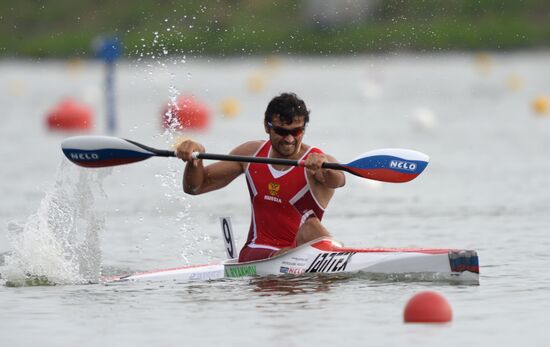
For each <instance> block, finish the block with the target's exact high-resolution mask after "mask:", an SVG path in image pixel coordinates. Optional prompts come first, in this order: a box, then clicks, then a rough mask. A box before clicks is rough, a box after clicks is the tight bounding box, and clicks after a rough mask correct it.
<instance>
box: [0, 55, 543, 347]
mask: <svg viewBox="0 0 550 347" xmlns="http://www.w3.org/2000/svg"><path fill="white" fill-rule="evenodd" d="M548 61H550V53H549V52H531V53H515V54H498V55H491V56H475V55H473V54H441V55H407V54H401V55H395V56H393V55H387V56H364V57H353V58H345V57H338V58H323V59H321V58H306V57H302V58H300V57H294V58H285V57H283V58H278V59H269V60H265V59H261V58H247V59H225V60H215V59H204V60H187V61H186V62H182V61H180V60H177V59H175V60H168V61H165V62H156V61H146V62H134V61H129V62H123V63H120V64H119V66H118V67H117V76H116V83H117V84H116V90H117V93H118V95H117V110H118V116H119V117H118V125H119V129H118V131H117V132H116V135H117V136H121V137H125V138H130V139H133V140H136V141H139V142H142V143H144V144H148V145H151V146H154V147H157V148H169V147H170V146H171V144H172V143H173V142H174V141H175V139H176V137H177V136H178V135H174V134H170V133H168V132H166V131H164V130H162V129H161V128H160V117H161V116H160V113H161V109H162V106H163V104H164V103H166V102H167V101H168V100H170V98H174V97H176V96H177V94H178V93H179V92H184V93H192V94H194V95H196V96H197V98H198V99H200V100H202V101H203V102H204V103H205V104H207V105H208V106H209V107H210V109H211V111H212V124H211V127H210V129H209V130H208V131H206V132H202V133H197V132H195V133H185V134H184V136H188V137H192V138H195V139H198V140H199V141H201V142H202V143H203V144H204V145H205V146H206V148H207V150H208V151H209V152H212V153H226V152H228V151H229V150H231V149H232V148H233V147H235V146H237V145H238V144H240V143H242V142H243V141H245V140H248V139H263V138H265V134H264V133H263V129H262V119H263V112H264V110H265V106H266V105H267V103H268V101H269V100H270V99H271V97H273V96H274V95H276V94H278V93H280V92H282V91H294V92H296V93H298V95H300V96H301V97H302V98H304V99H305V101H306V103H307V105H308V107H309V108H310V109H311V111H312V113H311V122H310V126H309V127H308V129H307V133H306V137H305V139H304V142H306V143H308V144H314V145H317V146H319V147H321V148H323V149H324V150H325V151H326V152H328V153H330V154H332V155H334V156H335V157H336V158H338V159H339V160H340V161H342V162H348V161H351V160H352V159H353V158H355V157H356V156H357V155H359V154H361V153H363V152H365V151H367V150H371V149H375V148H384V147H404V148H411V149H416V150H420V151H422V152H425V153H427V154H429V155H430V157H431V162H430V165H429V166H428V168H427V170H426V171H425V172H424V173H423V174H422V175H421V176H420V177H419V178H417V179H416V180H415V181H412V182H409V183H405V184H377V183H375V182H368V181H366V180H363V179H359V178H355V177H352V176H347V177H348V181H347V185H346V186H345V187H344V188H342V189H340V190H339V191H338V192H337V194H336V195H335V198H334V199H333V201H332V202H331V205H330V207H329V209H328V210H327V212H326V214H325V219H324V221H325V225H326V226H327V227H328V228H329V229H330V230H331V232H332V234H333V235H334V237H335V238H336V239H338V240H341V241H343V242H344V243H345V244H346V245H347V246H357V247H361V246H363V247H442V248H468V249H476V250H478V252H479V256H480V263H481V276H480V285H479V286H468V285H451V284H449V283H437V282H421V281H410V282H400V281H392V280H391V279H387V280H373V279H369V278H365V277H363V276H356V277H350V278H331V277H328V278H327V277H321V278H280V279H279V278H252V279H238V280H221V281H211V282H191V283H160V284H159V283H149V284H143V283H141V284H138V283H123V284H117V285H105V284H97V281H98V279H99V277H100V276H101V275H112V274H118V273H126V272H134V271H141V270H148V269H155V268H166V267H174V266H179V265H185V264H200V263H205V262H209V261H212V260H216V259H223V258H224V257H225V254H224V250H223V247H222V241H221V232H220V230H219V220H218V218H219V217H220V216H225V215H229V216H231V217H232V220H233V227H234V229H235V232H236V239H237V244H238V245H239V247H240V246H241V245H242V244H243V242H244V240H245V238H246V232H247V230H248V223H249V218H250V208H249V205H248V193H247V191H246V188H245V182H244V179H243V178H239V179H237V180H236V181H235V182H233V183H232V184H231V185H230V186H228V187H227V188H226V189H224V190H220V191H217V192H213V193H211V194H207V195H203V196H195V197H191V196H186V195H185V194H184V193H183V192H182V191H181V183H180V181H181V174H182V170H183V164H182V163H181V162H180V161H178V160H175V159H161V158H152V159H150V160H147V161H145V162H142V163H136V164H132V165H127V166H120V167H116V168H112V169H99V170H86V169H81V168H77V167H75V166H74V165H72V164H70V163H68V162H67V161H66V160H65V159H64V158H63V156H62V152H61V150H60V142H61V141H62V139H63V138H64V137H66V136H69V134H66V133H51V132H48V131H47V129H46V128H45V126H44V123H45V121H44V119H45V115H46V113H47V112H48V110H50V109H51V108H52V107H53V106H54V105H55V104H56V103H58V102H59V101H60V100H61V99H62V98H64V97H67V96H69V97H73V98H75V99H77V100H80V101H82V102H85V103H87V104H88V105H90V106H91V107H92V108H93V109H94V111H95V114H96V126H95V128H94V130H93V131H92V133H93V134H105V133H106V130H105V123H106V122H105V120H104V118H105V117H104V114H105V112H104V104H103V94H102V85H103V84H102V83H103V78H104V70H103V67H102V66H101V64H99V63H97V62H64V61H41V62H19V61H17V62H16V61H1V62H0V75H1V76H2V80H1V88H2V93H1V94H0V100H1V103H0V105H2V108H3V109H2V115H1V117H0V124H1V127H0V159H1V162H2V166H1V171H0V172H1V176H0V177H1V180H0V192H1V196H2V199H0V254H1V256H0V273H1V275H2V279H0V284H1V286H0V307H1V308H2V314H1V315H0V336H1V338H0V341H1V342H2V345H6V346H8V345H12V346H13V345H16V346H17V345H19V346H28V345H32V344H34V343H37V344H40V345H41V346H60V345H61V346H74V345H79V346H99V345H108V346H151V345H156V346H174V345H183V346H196V345H215V344H217V345H223V346H240V345H252V344H254V345H256V344H258V345H260V344H261V345H264V346H317V345H321V346H326V345H332V344H341V343H342V341H345V342H346V344H348V345H369V346H391V345H397V344H403V345H408V346H411V345H418V346H420V345H422V346H436V345H437V346H440V345H446V346H464V345H490V346H517V345H519V344H524V343H525V341H526V339H528V341H529V342H528V344H529V345H530V346H545V345H547V341H548V339H549V338H550V333H549V332H548V328H547V327H548V325H547V324H549V323H550V319H548V318H547V312H548V311H549V310H550V274H549V272H548V267H549V265H550V236H549V231H550V229H549V228H550V189H549V188H548V187H549V186H550V115H547V116H546V117H538V116H536V115H535V113H534V111H533V110H532V108H531V102H532V101H533V99H534V98H535V97H537V96H538V95H546V96H548V95H550V79H549V76H550V65H549V64H548ZM225 98H234V100H236V101H237V102H238V104H239V105H240V113H239V114H238V115H237V116H235V117H232V118H228V117H222V114H221V111H220V104H221V103H222V100H224V99H225ZM27 273H33V274H38V275H41V276H44V277H47V278H48V279H49V281H50V282H53V283H56V284H57V285H55V286H45V285H38V286H36V285H35V286H31V285H29V284H30V283H28V282H25V280H24V279H25V275H26V274H27ZM89 282H92V283H96V284H88V283H89ZM35 284H36V283H35ZM424 290H435V291H438V292H440V293H441V294H443V295H444V296H445V297H446V298H447V299H448V300H449V302H450V304H451V306H452V308H453V313H454V317H453V321H452V322H451V323H448V324H443V325H418V324H412V325H411V324H404V323H403V319H402V313H403V308H404V306H405V304H406V302H407V301H408V299H409V298H410V297H411V296H412V295H414V294H415V293H418V292H420V291H424Z"/></svg>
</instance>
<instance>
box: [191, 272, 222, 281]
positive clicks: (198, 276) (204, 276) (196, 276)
mask: <svg viewBox="0 0 550 347" xmlns="http://www.w3.org/2000/svg"><path fill="white" fill-rule="evenodd" d="M222 277H223V270H217V271H207V272H196V273H192V274H191V275H189V279H190V280H211V279H217V278H222Z"/></svg>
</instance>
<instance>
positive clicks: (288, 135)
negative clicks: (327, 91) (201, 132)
mask: <svg viewBox="0 0 550 347" xmlns="http://www.w3.org/2000/svg"><path fill="white" fill-rule="evenodd" d="M309 113H310V111H309V110H308V109H307V108H306V105H305V103H304V101H303V100H301V99H300V98H298V97H297V96H296V94H293V93H283V94H281V95H279V96H276V97H275V98H273V99H272V100H271V101H270V102H269V104H268V106H267V109H266V111H265V117H264V129H265V132H266V133H267V134H268V136H269V139H268V140H258V141H249V142H245V143H243V144H241V145H239V146H237V147H236V148H235V149H233V150H232V151H231V153H230V154H232V155H241V156H255V157H269V158H284V159H292V160H304V161H305V168H303V167H294V166H281V165H267V164H259V163H238V162H230V161H219V162H215V163H213V164H211V165H208V166H204V165H203V163H202V160H200V159H193V157H192V153H193V152H205V148H204V146H203V145H202V144H200V143H197V142H194V141H191V140H187V141H184V142H182V143H181V144H180V145H179V146H178V148H177V149H176V154H177V156H178V158H181V159H182V160H183V161H185V162H187V164H186V165H185V172H184V174H183V190H184V191H185V192H186V193H187V194H191V195H198V194H203V193H207V192H210V191H213V190H216V189H220V188H223V187H225V186H226V185H228V184H229V183H230V182H232V181H233V180H234V179H235V178H237V177H238V176H239V175H241V174H243V173H244V174H245V176H246V182H247V185H248V190H249V192H250V197H251V203H252V221H251V223H250V231H249V233H248V238H247V241H246V244H245V245H244V247H243V249H242V250H241V252H240V254H239V261H241V262H242V261H251V260H258V259H264V258H269V257H271V256H273V255H276V254H278V253H280V252H284V251H285V250H288V249H289V248H293V247H296V246H299V245H301V244H303V243H306V242H309V241H311V240H314V239H316V238H319V237H322V236H330V233H329V232H328V230H327V229H326V228H325V227H324V226H323V225H322V224H321V219H322V218H323V213H324V211H325V208H326V207H327V205H328V203H329V201H330V199H331V198H332V196H333V195H334V189H336V188H339V187H342V186H343V185H344V184H345V182H346V181H345V176H344V173H343V172H341V171H336V170H330V169H323V168H322V167H321V166H322V164H323V163H324V162H336V160H335V159H334V158H333V157H331V156H330V155H327V154H325V153H323V152H322V151H321V150H320V149H318V148H316V147H312V146H309V145H306V144H305V143H303V142H302V139H303V137H304V133H305V130H306V126H307V123H308V122H309Z"/></svg>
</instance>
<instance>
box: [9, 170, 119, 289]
mask: <svg viewBox="0 0 550 347" xmlns="http://www.w3.org/2000/svg"><path fill="white" fill-rule="evenodd" d="M110 171H111V170H110V169H100V170H96V169H94V170H90V169H83V168H79V167H77V166H75V165H73V164H70V163H69V162H68V161H67V160H63V162H62V163H61V165H60V167H59V168H58V173H57V177H56V181H55V183H54V185H53V187H52V188H51V189H50V190H49V191H47V192H46V195H45V197H44V198H43V199H42V201H41V202H40V206H39V207H38V210H37V211H36V213H34V214H32V215H31V216H29V217H28V219H27V221H26V222H24V223H15V222H12V223H10V225H9V227H8V237H9V241H10V251H9V252H8V254H7V255H6V256H5V262H4V266H3V267H2V269H1V270H0V272H1V273H2V277H3V279H4V280H6V281H7V283H10V284H12V285H30V284H33V283H34V284H81V283H90V282H98V280H99V277H100V269H101V268H100V266H101V252H100V244H99V233H100V231H101V230H102V229H103V225H104V219H103V217H102V216H99V215H98V213H97V212H96V210H95V201H96V198H98V197H99V195H103V196H104V193H103V190H102V182H103V180H104V178H105V177H106V176H107V175H108V174H109V173H110Z"/></svg>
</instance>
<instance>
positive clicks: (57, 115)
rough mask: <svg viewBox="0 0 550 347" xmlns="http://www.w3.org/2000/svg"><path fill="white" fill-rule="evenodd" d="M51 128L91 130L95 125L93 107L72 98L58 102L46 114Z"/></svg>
mask: <svg viewBox="0 0 550 347" xmlns="http://www.w3.org/2000/svg"><path fill="white" fill-rule="evenodd" d="M46 123H47V126H48V129H50V130H63V131H79V130H90V129H91V128H92V126H93V117H92V111H91V109H90V108H89V107H88V106H86V105H84V104H81V103H78V102H76V101H74V100H71V99H65V100H63V101H61V102H60V103H58V104H57V105H56V106H55V107H54V108H53V109H52V110H51V111H50V112H49V113H48V115H47V116H46Z"/></svg>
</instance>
